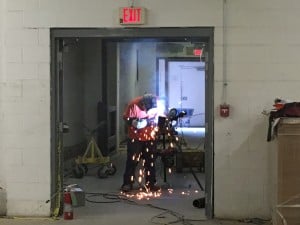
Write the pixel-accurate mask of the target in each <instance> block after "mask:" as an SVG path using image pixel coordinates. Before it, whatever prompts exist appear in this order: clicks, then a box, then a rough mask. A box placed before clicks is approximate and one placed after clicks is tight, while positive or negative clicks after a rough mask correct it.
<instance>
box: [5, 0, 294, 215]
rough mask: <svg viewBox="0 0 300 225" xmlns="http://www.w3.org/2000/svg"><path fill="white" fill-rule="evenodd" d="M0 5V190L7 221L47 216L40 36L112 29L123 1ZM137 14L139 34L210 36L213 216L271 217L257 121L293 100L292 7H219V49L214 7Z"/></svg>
mask: <svg viewBox="0 0 300 225" xmlns="http://www.w3.org/2000/svg"><path fill="white" fill-rule="evenodd" d="M0 3H1V7H0V9H1V10H2V12H3V13H1V17H0V18H1V21H2V23H0V24H1V27H0V31H1V35H0V37H1V38H0V43H1V44H0V49H1V51H0V59H1V62H2V63H1V66H2V68H1V70H0V71H1V74H0V80H1V83H0V87H1V88H0V89H1V92H0V93H1V102H0V105H1V113H0V120H1V125H0V137H1V145H0V146H1V149H0V152H1V153H2V155H3V156H4V157H1V158H0V166H1V167H2V168H4V171H6V172H5V173H2V172H0V182H4V186H5V188H7V199H8V206H7V212H8V214H9V215H47V214H49V205H47V204H45V203H44V202H45V200H47V199H48V198H49V195H50V190H49V189H50V165H49V164H50V158H49V157H50V94H49V93H50V87H49V84H50V68H49V65H50V58H49V57H50V48H49V38H50V35H49V28H50V27H119V25H118V24H117V23H116V20H117V12H118V7H122V6H128V1H127V0H120V1H111V0H89V1H88V3H87V1H84V0H76V1H72V7H71V6H70V1H67V0H0ZM136 5H137V6H143V7H145V8H147V9H148V20H147V25H145V27H147V26H149V27H167V26H170V27H178V26H197V27H201V26H213V27H215V52H214V56H215V58H214V66H215V67H214V77H215V84H214V86H215V93H214V103H215V121H214V124H215V127H214V130H215V134H214V144H215V145H214V150H215V168H214V172H215V177H214V181H215V186H214V193H215V198H214V199H215V202H214V204H215V216H216V217H227V218H242V217H270V215H271V212H272V206H271V204H270V202H271V199H270V190H271V188H272V187H271V184H270V182H269V176H274V174H273V175H272V168H270V165H271V159H270V157H268V156H269V155H270V154H271V153H272V151H273V150H274V149H273V148H272V146H271V145H270V143H267V142H266V130H267V118H266V117H265V116H263V115H262V114H261V112H262V111H263V110H264V109H270V108H271V105H272V101H273V99H274V98H275V97H283V98H288V99H295V100H298V99H297V98H298V96H299V95H300V93H299V92H300V89H299V82H300V76H299V74H298V73H299V61H300V58H299V57H300V56H299V48H300V44H299V42H300V41H299V40H300V38H299V36H300V26H299V21H300V20H299V19H300V18H299V13H298V11H299V8H300V2H299V1H298V0H285V1H282V0H264V1H261V0H248V1H247V0H244V1H241V0H226V20H225V22H226V23H225V25H226V29H225V34H226V35H225V36H224V40H225V43H224V44H223V22H224V21H223V13H222V12H223V1H222V0H187V1H184V3H183V2H182V0H164V1H159V0H151V1H147V0H144V1H143V0H141V1H136ZM166 9H167V10H166ZM3 21H5V23H3ZM224 46H225V50H226V51H225V53H226V60H224V59H223V50H224V48H223V47H224ZM224 61H226V67H223V62H224ZM224 68H226V70H225V71H224ZM224 74H225V75H226V77H227V80H226V82H227V83H228V85H227V88H226V93H227V96H226V102H227V103H229V104H230V105H231V115H230V117H229V118H227V119H223V118H220V117H219V114H218V106H219V104H221V103H222V102H223V101H224V96H223V95H222V93H223V91H222V88H223V82H224V80H223V78H224ZM3 153H5V154H3ZM25 178H26V179H25ZM33 190H34V192H33ZM24 192H26V193H27V194H26V196H25V195H24Z"/></svg>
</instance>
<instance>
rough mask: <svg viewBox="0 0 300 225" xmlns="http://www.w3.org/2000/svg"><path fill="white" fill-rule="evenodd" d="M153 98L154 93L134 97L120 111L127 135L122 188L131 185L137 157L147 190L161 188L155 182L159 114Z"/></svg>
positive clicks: (155, 99) (129, 187)
mask: <svg viewBox="0 0 300 225" xmlns="http://www.w3.org/2000/svg"><path fill="white" fill-rule="evenodd" d="M156 101H157V97H156V96H155V95H152V94H145V95H143V96H139V97H136V98H135V99H133V100H131V101H130V102H129V103H128V105H127V107H126V109H125V111H124V113H123V119H124V120H125V121H126V124H127V136H128V140H127V159H126V166H125V172H124V175H123V185H122V187H121V190H122V191H124V192H128V191H131V190H132V189H133V183H134V182H135V169H136V167H137V165H138V163H139V162H140V160H142V162H143V168H144V170H143V177H144V179H145V185H144V186H145V187H146V190H148V191H151V192H156V191H158V190H159V189H160V188H159V187H158V186H156V185H155V183H156V174H155V173H156V171H155V160H156V158H157V152H156V151H157V150H156V129H157V127H156V123H155V119H156V118H157V115H158V114H157V110H156V107H157V103H156Z"/></svg>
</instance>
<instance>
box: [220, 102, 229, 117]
mask: <svg viewBox="0 0 300 225" xmlns="http://www.w3.org/2000/svg"><path fill="white" fill-rule="evenodd" d="M229 111H230V107H229V105H228V104H225V103H224V104H221V105H220V116H221V117H228V116H229Z"/></svg>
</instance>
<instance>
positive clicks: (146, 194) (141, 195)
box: [121, 188, 161, 200]
mask: <svg viewBox="0 0 300 225" xmlns="http://www.w3.org/2000/svg"><path fill="white" fill-rule="evenodd" d="M121 194H123V195H125V196H126V197H127V198H136V199H137V200H143V199H146V200H150V199H151V198H159V197H160V196H161V192H160V191H157V192H151V191H149V190H148V189H147V188H146V190H144V189H143V188H140V189H139V190H138V192H137V193H126V192H121Z"/></svg>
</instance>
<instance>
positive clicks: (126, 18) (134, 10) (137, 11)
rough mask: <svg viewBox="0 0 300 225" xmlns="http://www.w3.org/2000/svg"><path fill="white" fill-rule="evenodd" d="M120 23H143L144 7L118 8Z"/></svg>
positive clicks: (144, 16)
mask: <svg viewBox="0 0 300 225" xmlns="http://www.w3.org/2000/svg"><path fill="white" fill-rule="evenodd" d="M119 14H120V24H123V25H126V24H144V23H145V18H146V9H145V8H141V7H124V8H120V10H119Z"/></svg>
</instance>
